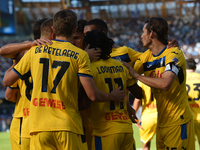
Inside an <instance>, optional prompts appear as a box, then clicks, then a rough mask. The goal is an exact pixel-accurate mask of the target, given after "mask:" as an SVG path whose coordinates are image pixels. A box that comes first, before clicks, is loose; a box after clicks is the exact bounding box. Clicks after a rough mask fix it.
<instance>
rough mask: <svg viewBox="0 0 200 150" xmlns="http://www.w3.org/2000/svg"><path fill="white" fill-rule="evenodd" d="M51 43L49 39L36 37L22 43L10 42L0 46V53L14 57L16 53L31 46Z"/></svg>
mask: <svg viewBox="0 0 200 150" xmlns="http://www.w3.org/2000/svg"><path fill="white" fill-rule="evenodd" d="M46 43H48V44H51V43H52V42H51V40H48V39H37V40H34V41H25V42H23V43H11V44H7V45H5V46H3V47H1V48H0V55H1V56H3V57H8V58H16V56H17V54H18V53H20V52H22V51H24V50H28V49H30V48H31V47H32V46H36V45H38V46H41V45H46Z"/></svg>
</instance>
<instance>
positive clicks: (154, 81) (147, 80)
mask: <svg viewBox="0 0 200 150" xmlns="http://www.w3.org/2000/svg"><path fill="white" fill-rule="evenodd" d="M123 64H124V65H125V66H126V67H127V68H128V69H129V72H130V74H131V76H132V77H134V78H135V79H137V80H139V81H141V82H142V83H144V84H146V85H148V86H150V87H153V88H157V89H161V90H163V91H167V90H169V88H170V87H171V85H172V84H173V82H174V80H175V78H176V73H177V72H178V70H177V68H176V67H175V66H174V65H173V64H172V66H171V71H166V72H164V73H163V75H162V78H152V77H146V76H143V75H140V74H138V73H137V72H136V71H135V70H134V69H133V68H132V67H131V66H130V65H129V64H127V63H126V62H123ZM168 65H170V64H168Z"/></svg>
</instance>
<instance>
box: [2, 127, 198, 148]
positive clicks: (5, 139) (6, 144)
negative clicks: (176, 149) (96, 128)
mask: <svg viewBox="0 0 200 150" xmlns="http://www.w3.org/2000/svg"><path fill="white" fill-rule="evenodd" d="M133 130H134V138H135V142H136V147H137V150H142V142H141V141H140V135H139V129H138V128H137V127H136V126H135V125H133ZM195 147H196V148H195V149H196V150H198V149H199V147H198V142H197V140H196V142H195ZM0 150H12V149H11V145H10V134H9V133H7V132H0ZM151 150H156V136H154V137H153V139H152V141H151Z"/></svg>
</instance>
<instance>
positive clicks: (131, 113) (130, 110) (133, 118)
mask: <svg viewBox="0 0 200 150" xmlns="http://www.w3.org/2000/svg"><path fill="white" fill-rule="evenodd" d="M127 111H128V114H129V118H130V119H131V121H132V122H133V123H134V124H136V126H137V127H138V128H140V129H142V126H141V125H140V123H141V121H140V120H139V119H138V118H137V116H136V113H135V109H133V108H132V107H128V106H127Z"/></svg>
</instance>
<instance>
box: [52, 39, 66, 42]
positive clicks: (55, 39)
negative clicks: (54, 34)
mask: <svg viewBox="0 0 200 150" xmlns="http://www.w3.org/2000/svg"><path fill="white" fill-rule="evenodd" d="M54 41H59V42H69V41H65V40H59V39H55V40H54Z"/></svg>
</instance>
